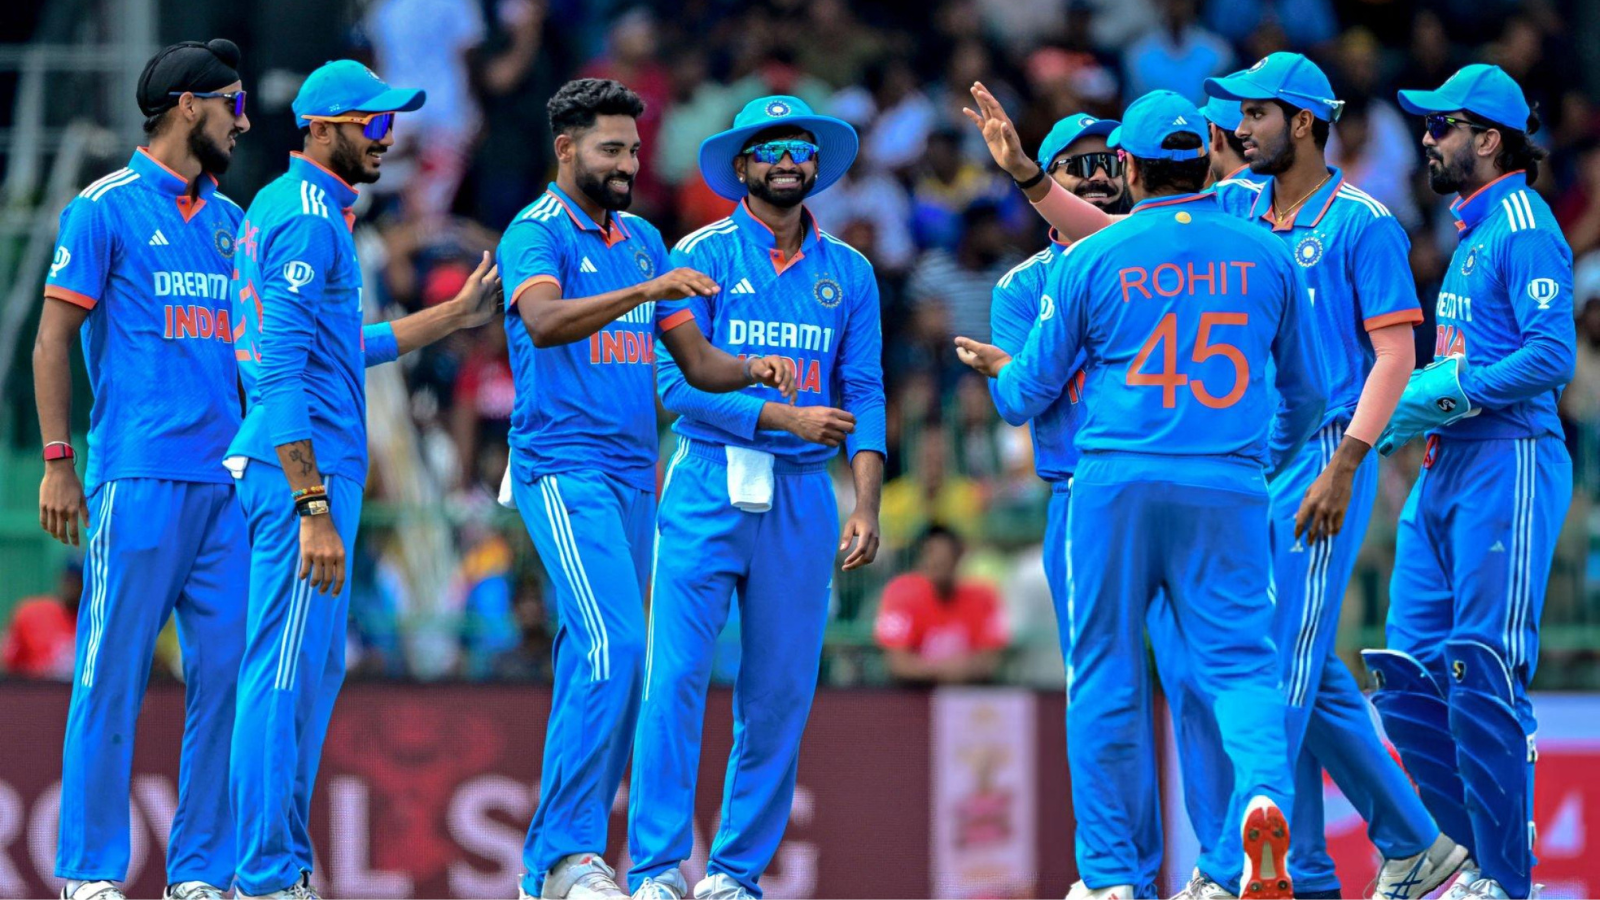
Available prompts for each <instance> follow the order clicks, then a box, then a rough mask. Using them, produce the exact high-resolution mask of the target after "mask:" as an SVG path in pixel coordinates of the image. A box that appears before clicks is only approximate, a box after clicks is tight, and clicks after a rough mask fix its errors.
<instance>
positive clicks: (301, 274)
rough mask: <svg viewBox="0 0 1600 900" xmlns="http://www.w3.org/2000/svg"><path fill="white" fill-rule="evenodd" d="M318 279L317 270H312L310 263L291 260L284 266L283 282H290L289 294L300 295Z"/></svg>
mask: <svg viewBox="0 0 1600 900" xmlns="http://www.w3.org/2000/svg"><path fill="white" fill-rule="evenodd" d="M315 277H317V270H316V269H313V268H311V264H310V263H304V262H301V261H300V260H298V259H296V260H291V261H289V262H287V263H285V264H284V266H283V280H284V281H287V282H289V293H291V294H298V293H300V289H301V288H303V287H305V286H306V285H308V284H310V283H311V279H313V278H315Z"/></svg>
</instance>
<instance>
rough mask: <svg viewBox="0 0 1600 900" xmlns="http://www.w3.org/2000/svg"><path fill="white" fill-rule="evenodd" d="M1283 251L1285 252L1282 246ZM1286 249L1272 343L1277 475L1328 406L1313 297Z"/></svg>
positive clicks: (1273, 439)
mask: <svg viewBox="0 0 1600 900" xmlns="http://www.w3.org/2000/svg"><path fill="white" fill-rule="evenodd" d="M1279 249H1282V248H1279ZM1288 252H1289V251H1288V250H1282V254H1281V255H1282V258H1281V260H1280V261H1279V262H1280V264H1279V266H1278V271H1280V272H1282V273H1283V282H1282V283H1283V285H1284V290H1286V291H1287V292H1288V295H1287V296H1286V297H1285V298H1284V301H1285V302H1284V304H1283V316H1282V318H1280V319H1279V320H1278V333H1277V335H1275V336H1274V337H1273V340H1272V360H1273V363H1274V365H1275V366H1276V368H1277V381H1276V385H1275V386H1276V387H1277V390H1278V397H1279V401H1278V415H1277V417H1276V418H1274V419H1273V423H1272V437H1271V443H1270V446H1269V449H1270V452H1271V457H1272V459H1271V464H1272V468H1273V471H1278V470H1279V469H1281V468H1282V467H1283V464H1284V463H1286V462H1288V461H1289V460H1290V459H1293V458H1294V455H1295V454H1296V453H1299V452H1300V448H1301V447H1302V446H1304V445H1305V442H1306V441H1307V439H1309V438H1310V437H1311V435H1312V434H1314V433H1315V432H1316V430H1317V426H1319V425H1321V424H1322V413H1323V411H1324V410H1325V409H1326V408H1327V404H1328V389H1327V385H1325V384H1324V383H1323V375H1322V372H1323V366H1322V347H1321V345H1320V344H1319V343H1318V342H1317V339H1316V335H1315V333H1314V332H1313V330H1312V327H1311V322H1310V316H1309V315H1308V313H1309V312H1310V310H1309V309H1308V307H1309V305H1310V302H1311V296H1310V294H1309V293H1307V291H1306V287H1305V284H1304V283H1303V282H1302V281H1301V280H1300V273H1299V271H1298V269H1299V267H1298V266H1296V265H1295V264H1294V261H1293V260H1291V259H1289V256H1288Z"/></svg>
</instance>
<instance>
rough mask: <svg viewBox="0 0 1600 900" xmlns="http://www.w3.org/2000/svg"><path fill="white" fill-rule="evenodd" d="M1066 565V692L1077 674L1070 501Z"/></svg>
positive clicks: (1076, 598)
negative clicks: (1075, 663) (1073, 659)
mask: <svg viewBox="0 0 1600 900" xmlns="http://www.w3.org/2000/svg"><path fill="white" fill-rule="evenodd" d="M1065 530H1066V532H1067V537H1066V555H1067V559H1066V563H1067V660H1066V662H1067V690H1068V691H1069V692H1070V691H1071V690H1072V682H1073V680H1074V676H1075V675H1076V674H1077V667H1076V666H1075V665H1073V663H1072V654H1073V651H1074V650H1075V649H1077V646H1078V612H1077V611H1078V587H1077V585H1076V584H1074V583H1073V580H1072V501H1071V500H1070V499H1069V500H1068V501H1067V527H1066V529H1065Z"/></svg>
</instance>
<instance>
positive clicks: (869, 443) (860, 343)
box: [834, 265, 889, 459]
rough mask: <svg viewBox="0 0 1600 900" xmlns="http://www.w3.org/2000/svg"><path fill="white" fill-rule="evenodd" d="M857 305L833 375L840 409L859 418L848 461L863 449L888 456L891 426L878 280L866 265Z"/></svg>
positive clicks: (848, 447) (847, 448) (847, 445)
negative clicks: (884, 369) (885, 388)
mask: <svg viewBox="0 0 1600 900" xmlns="http://www.w3.org/2000/svg"><path fill="white" fill-rule="evenodd" d="M859 282H860V285H861V286H860V287H859V288H858V289H857V290H856V299H855V305H854V306H852V307H851V308H850V319H849V321H848V322H847V324H846V325H845V331H844V336H843V337H842V338H840V341H839V357H838V359H837V361H836V362H835V363H834V375H835V377H836V378H837V379H838V382H837V383H838V385H839V407H840V408H841V409H843V410H844V411H845V412H847V413H849V414H851V415H853V416H855V417H856V430H855V431H854V432H852V433H851V434H849V435H848V436H846V437H845V439H844V450H845V458H846V459H855V458H856V454H857V453H860V452H861V451H863V450H873V451H876V452H878V453H880V454H882V455H883V456H885V457H887V456H888V455H889V450H888V447H889V424H888V416H887V414H886V413H885V411H884V403H885V401H884V395H883V322H882V316H881V313H880V312H879V307H878V280H877V278H876V277H875V276H874V275H873V273H872V270H871V269H870V268H867V267H866V266H865V265H863V266H862V272H861V274H860V277H859Z"/></svg>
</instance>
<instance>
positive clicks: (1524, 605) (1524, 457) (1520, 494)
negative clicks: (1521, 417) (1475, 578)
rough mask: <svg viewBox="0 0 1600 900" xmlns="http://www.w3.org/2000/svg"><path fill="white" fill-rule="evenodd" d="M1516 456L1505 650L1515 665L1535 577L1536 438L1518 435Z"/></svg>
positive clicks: (1524, 637) (1522, 646)
mask: <svg viewBox="0 0 1600 900" xmlns="http://www.w3.org/2000/svg"><path fill="white" fill-rule="evenodd" d="M1514 446H1515V448H1516V458H1517V490H1516V492H1515V494H1514V502H1515V515H1514V516H1513V521H1512V534H1511V572H1512V578H1511V579H1510V582H1509V583H1510V590H1509V591H1508V592H1507V594H1508V597H1507V600H1508V603H1507V607H1508V608H1507V610H1506V630H1507V635H1506V637H1507V641H1506V654H1507V656H1508V657H1509V659H1508V660H1507V667H1508V668H1514V667H1515V666H1517V665H1518V664H1519V663H1521V662H1523V660H1524V657H1525V656H1526V655H1527V630H1528V617H1529V616H1530V615H1531V609H1530V605H1531V604H1530V602H1529V601H1530V599H1531V596H1532V590H1531V585H1532V581H1533V565H1532V563H1533V561H1532V558H1531V556H1532V554H1531V551H1532V544H1533V518H1534V515H1533V513H1534V510H1533V505H1534V504H1533V499H1534V496H1533V495H1534V475H1535V472H1534V470H1535V468H1536V466H1537V465H1538V461H1537V459H1536V457H1535V448H1534V442H1533V440H1532V439H1529V438H1522V439H1518V440H1517V441H1516V443H1515V444H1514Z"/></svg>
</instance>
